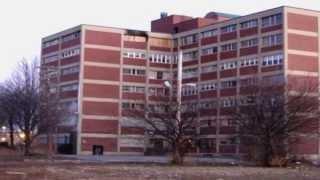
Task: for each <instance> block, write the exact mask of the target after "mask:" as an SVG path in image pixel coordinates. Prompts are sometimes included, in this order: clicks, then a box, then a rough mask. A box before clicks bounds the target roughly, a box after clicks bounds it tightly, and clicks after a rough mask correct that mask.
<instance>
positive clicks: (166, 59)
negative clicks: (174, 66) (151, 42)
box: [149, 54, 172, 64]
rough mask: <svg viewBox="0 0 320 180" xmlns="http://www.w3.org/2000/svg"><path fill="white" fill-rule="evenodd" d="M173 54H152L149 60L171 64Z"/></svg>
mask: <svg viewBox="0 0 320 180" xmlns="http://www.w3.org/2000/svg"><path fill="white" fill-rule="evenodd" d="M171 59H172V56H171V55H169V54H150V55H149V61H150V62H152V63H161V64H171Z"/></svg>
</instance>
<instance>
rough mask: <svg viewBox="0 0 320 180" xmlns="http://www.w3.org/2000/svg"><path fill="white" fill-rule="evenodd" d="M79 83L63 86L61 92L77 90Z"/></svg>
mask: <svg viewBox="0 0 320 180" xmlns="http://www.w3.org/2000/svg"><path fill="white" fill-rule="evenodd" d="M78 87H79V85H78V84H68V85H64V86H61V92H66V91H77V90H78Z"/></svg>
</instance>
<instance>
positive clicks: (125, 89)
mask: <svg viewBox="0 0 320 180" xmlns="http://www.w3.org/2000/svg"><path fill="white" fill-rule="evenodd" d="M122 91H123V92H130V93H145V87H144V86H128V85H124V86H122Z"/></svg>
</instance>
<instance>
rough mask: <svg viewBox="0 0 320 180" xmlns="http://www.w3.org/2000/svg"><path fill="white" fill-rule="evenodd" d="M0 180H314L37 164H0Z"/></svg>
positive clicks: (237, 171)
mask: <svg viewBox="0 0 320 180" xmlns="http://www.w3.org/2000/svg"><path fill="white" fill-rule="evenodd" d="M0 164H1V165H0V173H1V176H0V179H1V180H22V179H25V180H29V179H30V180H31V179H32V180H46V179H48V180H104V179H107V180H127V179H138V180H151V179H156V180H207V179H208V180H218V179H219V180H269V179H270V180H287V179H288V180H289V179H290V180H316V179H320V171H319V169H317V168H313V167H309V168H301V167H300V168H259V167H210V166H200V167H199V166H185V167H181V166H159V165H133V164H130V165H125V164H115V165H112V164H88V163H81V164H79V163H70V162H68V163H46V162H39V161H29V162H15V163H13V162H11V163H4V162H2V163H0Z"/></svg>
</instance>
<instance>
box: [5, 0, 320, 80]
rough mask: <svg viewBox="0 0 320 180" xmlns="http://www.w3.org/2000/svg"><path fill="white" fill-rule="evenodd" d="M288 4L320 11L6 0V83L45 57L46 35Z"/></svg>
mask: <svg viewBox="0 0 320 180" xmlns="http://www.w3.org/2000/svg"><path fill="white" fill-rule="evenodd" d="M282 5H289V6H296V7H301V8H306V9H314V10H320V1H319V0H216V1H215V0H114V1H113V0H3V1H1V2H0V22H1V29H0V40H1V43H0V58H1V61H0V81H3V80H4V79H5V78H6V77H8V75H9V74H10V72H11V71H12V69H13V68H14V67H15V65H16V63H17V61H19V60H20V59H22V58H23V57H25V58H27V59H32V58H35V57H38V58H39V56H40V41H41V37H44V36H47V35H50V34H52V33H55V32H58V31H61V30H64V29H66V28H70V27H73V26H76V25H79V24H95V25H105V26H113V27H123V28H131V29H139V30H149V29H150V21H151V20H153V19H157V18H159V15H160V12H163V11H164V12H168V14H183V15H190V16H194V17H202V16H204V15H205V14H206V13H207V12H209V11H217V12H225V13H232V14H238V15H246V14H250V13H253V12H257V11H261V10H265V9H269V8H274V7H278V6H282Z"/></svg>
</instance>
